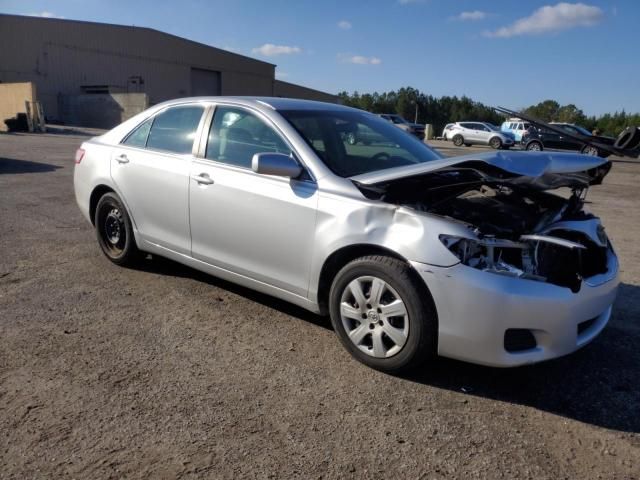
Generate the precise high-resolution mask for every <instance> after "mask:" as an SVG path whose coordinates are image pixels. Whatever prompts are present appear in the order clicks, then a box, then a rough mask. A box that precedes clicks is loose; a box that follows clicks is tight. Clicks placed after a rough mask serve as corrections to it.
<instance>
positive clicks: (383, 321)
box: [340, 276, 409, 358]
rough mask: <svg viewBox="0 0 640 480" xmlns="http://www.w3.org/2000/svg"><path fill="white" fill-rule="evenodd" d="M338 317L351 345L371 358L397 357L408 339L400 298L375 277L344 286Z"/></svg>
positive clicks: (406, 324)
mask: <svg viewBox="0 0 640 480" xmlns="http://www.w3.org/2000/svg"><path fill="white" fill-rule="evenodd" d="M340 318H341V320H342V325H343V327H344V329H345V332H346V333H347V335H348V337H349V339H350V340H351V342H353V344H354V345H355V346H356V347H357V348H358V349H359V350H361V351H362V352H364V353H365V354H367V355H370V356H372V357H375V358H388V357H392V356H393V355H395V354H397V353H398V352H400V350H402V347H404V344H405V343H406V342H407V337H408V336H409V315H408V313H407V308H406V306H405V304H404V302H403V300H402V298H400V295H399V294H398V292H396V291H395V290H394V289H393V288H392V287H391V286H390V285H389V284H387V283H386V282H385V281H383V280H381V279H380V278H377V277H373V276H363V277H358V278H356V279H354V280H352V281H351V282H350V283H349V284H348V285H347V287H346V288H345V289H344V291H343V293H342V298H341V301H340Z"/></svg>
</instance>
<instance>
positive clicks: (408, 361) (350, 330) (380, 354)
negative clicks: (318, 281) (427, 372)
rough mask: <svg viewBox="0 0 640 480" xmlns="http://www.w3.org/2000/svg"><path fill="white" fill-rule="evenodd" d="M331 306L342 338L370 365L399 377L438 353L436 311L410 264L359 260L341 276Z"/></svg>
mask: <svg viewBox="0 0 640 480" xmlns="http://www.w3.org/2000/svg"><path fill="white" fill-rule="evenodd" d="M329 303H330V305H329V311H330V314H331V323H332V325H333V328H334V330H335V331H336V333H337V335H338V338H339V339H340V341H341V342H342V344H343V345H344V347H345V348H346V349H347V351H348V352H349V353H350V354H351V355H352V356H353V357H354V358H356V359H357V360H358V361H360V362H362V363H364V364H365V365H368V366H370V367H372V368H375V369H377V370H381V371H385V372H389V373H399V372H402V371H406V370H410V369H412V368H415V367H417V366H419V365H421V364H422V363H423V362H424V361H425V360H426V359H427V358H429V357H430V356H433V355H435V353H436V347H437V317H436V312H435V308H434V306H433V303H432V300H431V297H430V296H429V294H428V292H426V291H425V287H424V285H421V284H420V283H419V281H418V280H417V279H415V278H414V277H413V274H412V272H411V268H410V266H409V265H408V264H407V263H406V262H403V261H400V260H398V259H396V258H391V257H385V256H367V257H361V258H358V259H356V260H353V261H352V262H350V263H348V264H347V265H346V266H345V267H343V268H342V270H340V271H339V272H338V274H337V275H336V277H335V279H334V281H333V284H332V286H331V291H330V293H329Z"/></svg>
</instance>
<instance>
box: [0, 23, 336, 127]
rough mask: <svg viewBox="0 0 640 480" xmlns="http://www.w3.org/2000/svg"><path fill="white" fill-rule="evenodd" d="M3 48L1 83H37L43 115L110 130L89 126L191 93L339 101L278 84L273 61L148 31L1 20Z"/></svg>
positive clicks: (106, 25) (318, 92) (115, 26)
mask: <svg viewBox="0 0 640 480" xmlns="http://www.w3.org/2000/svg"><path fill="white" fill-rule="evenodd" d="M0 45H1V46H2V47H1V48H0V82H5V83H7V82H33V83H34V84H35V86H36V91H37V96H38V99H39V100H40V101H41V102H42V104H43V106H44V112H45V115H46V117H47V118H48V119H50V120H59V121H63V122H65V123H70V124H74V123H75V124H78V122H81V121H82V119H81V118H79V115H80V117H82V115H84V121H85V126H111V125H89V124H90V123H95V118H94V114H96V113H102V115H101V117H100V118H101V121H102V122H105V121H106V123H109V124H115V123H119V121H122V120H124V119H126V118H127V117H128V116H131V115H132V114H134V113H137V111H139V110H140V109H141V108H142V107H143V106H144V107H145V108H146V105H153V104H155V103H159V102H162V101H165V100H169V99H172V98H178V97H187V96H194V95H263V96H282V97H287V96H289V97H297V98H310V99H314V100H322V101H329V102H336V101H337V97H335V96H334V95H330V94H328V93H324V92H320V91H318V90H312V89H309V88H306V87H302V86H300V85H294V84H290V83H287V82H280V81H278V80H276V79H275V65H273V64H271V63H267V62H263V61H260V60H256V59H253V58H249V57H246V56H243V55H239V54H236V53H232V52H229V51H226V50H221V49H219V48H215V47H211V46H209V45H204V44H202V43H198V42H194V41H191V40H187V39H185V38H181V37H177V36H174V35H171V34H168V33H164V32H160V31H158V30H154V29H151V28H144V27H133V26H131V27H130V26H124V25H111V24H104V23H94V22H84V21H75V20H62V19H54V18H39V17H28V16H19V15H4V14H0ZM136 94H137V95H136ZM109 103H111V104H113V105H109ZM142 104H146V105H142ZM112 107H113V108H112ZM109 109H112V110H113V111H114V112H115V113H116V116H115V117H114V118H107V117H109V116H108V115H105V114H104V113H105V111H107V110H109ZM120 113H122V114H121V115H120ZM87 122H88V123H89V124H87Z"/></svg>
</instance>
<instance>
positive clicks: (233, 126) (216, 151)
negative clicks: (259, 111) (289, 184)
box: [205, 107, 291, 168]
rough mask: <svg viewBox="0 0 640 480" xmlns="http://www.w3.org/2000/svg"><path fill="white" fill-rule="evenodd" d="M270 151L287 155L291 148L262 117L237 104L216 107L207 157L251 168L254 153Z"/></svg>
mask: <svg viewBox="0 0 640 480" xmlns="http://www.w3.org/2000/svg"><path fill="white" fill-rule="evenodd" d="M273 152H277V153H284V154H287V155H290V154H291V149H290V148H289V147H288V146H287V144H286V143H285V142H284V141H283V140H282V138H280V136H279V135H278V134H277V133H276V132H275V131H274V130H273V128H271V127H270V126H269V125H267V124H266V123H265V122H264V121H263V120H261V119H260V118H258V117H257V116H256V115H254V114H252V113H250V112H248V111H246V110H242V109H240V108H233V107H217V108H216V111H215V114H214V116H213V122H212V124H211V130H210V131H209V139H208V141H207V151H206V155H205V156H206V158H208V159H211V160H215V161H218V162H222V163H227V164H229V165H236V166H238V167H244V168H251V159H252V158H253V155H254V154H256V153H273Z"/></svg>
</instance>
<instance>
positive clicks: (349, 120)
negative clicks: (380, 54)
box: [280, 110, 442, 177]
mask: <svg viewBox="0 0 640 480" xmlns="http://www.w3.org/2000/svg"><path fill="white" fill-rule="evenodd" d="M280 114H281V115H282V116H283V117H284V118H285V119H286V120H287V121H288V122H289V123H291V125H292V126H293V127H294V128H295V129H296V130H297V131H298V133H300V135H301V136H302V137H303V138H304V139H305V140H306V142H307V143H308V144H309V145H310V146H311V148H313V150H314V151H315V152H316V154H317V155H318V157H320V159H321V160H322V161H323V162H324V163H325V164H326V165H327V167H329V169H330V170H331V171H332V172H333V173H335V174H336V175H339V176H341V177H351V176H354V175H360V174H362V173H369V172H375V171H377V170H384V169H385V168H393V167H400V166H403V165H413V164H416V163H424V162H430V161H432V160H437V159H440V158H442V156H441V155H440V154H439V153H438V152H436V151H435V150H433V149H432V148H430V147H428V146H427V145H425V144H424V143H422V142H421V141H420V140H418V139H416V138H415V137H414V136H413V135H409V134H407V133H405V132H403V131H402V130H400V129H399V128H396V127H394V126H393V125H391V124H390V123H388V122H387V121H385V120H383V119H381V118H379V117H377V116H375V115H372V114H370V113H367V112H358V111H339V110H338V111H335V110H333V111H332V110H327V111H321V110H299V111H298V110H280Z"/></svg>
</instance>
